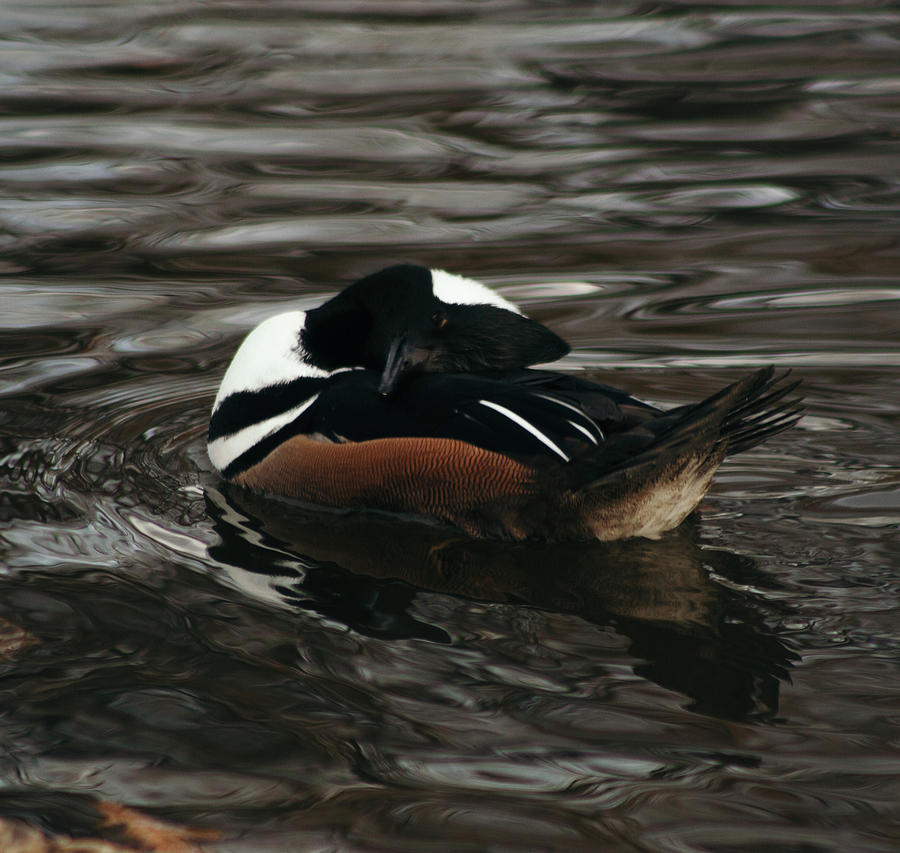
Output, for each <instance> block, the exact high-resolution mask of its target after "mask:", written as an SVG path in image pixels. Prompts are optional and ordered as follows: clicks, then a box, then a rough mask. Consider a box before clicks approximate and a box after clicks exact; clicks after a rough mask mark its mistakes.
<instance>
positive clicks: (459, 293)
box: [431, 270, 522, 314]
mask: <svg viewBox="0 0 900 853" xmlns="http://www.w3.org/2000/svg"><path fill="white" fill-rule="evenodd" d="M431 290H432V292H433V293H434V295H435V296H436V297H437V298H438V299H440V300H441V302H447V303H451V304H455V305H493V306H495V307H496V308H504V309H506V310H507V311H513V312H514V313H516V314H521V313H522V311H521V310H520V309H519V307H518V306H517V305H515V304H514V303H512V302H510V301H509V300H508V299H504V298H503V297H502V296H501V295H500V294H499V293H496V292H495V291H493V290H491V289H490V288H489V287H488V286H487V285H486V284H482V283H481V282H480V281H476V280H475V279H474V278H465V277H464V276H461V275H454V274H453V273H449V272H446V271H445V270H431Z"/></svg>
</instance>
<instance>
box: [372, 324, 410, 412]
mask: <svg viewBox="0 0 900 853" xmlns="http://www.w3.org/2000/svg"><path fill="white" fill-rule="evenodd" d="M407 349H408V346H407V337H406V335H399V336H398V337H396V338H394V340H392V341H391V346H390V349H389V350H388V355H387V360H386V361H385V363H384V371H383V372H382V374H381V382H380V384H379V385H378V393H379V394H381V396H382V397H390V395H391V394H392V393H393V392H394V388H396V387H397V382H399V380H400V377H401V376H402V375H403V373H404V372H405V370H406V369H407V368H408V366H409V365H408V364H407V361H408V358H407Z"/></svg>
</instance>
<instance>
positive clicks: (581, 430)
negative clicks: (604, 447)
mask: <svg viewBox="0 0 900 853" xmlns="http://www.w3.org/2000/svg"><path fill="white" fill-rule="evenodd" d="M569 423H570V424H571V425H572V426H573V427H575V429H577V430H578V431H579V432H583V433H584V434H585V435H586V436H587V437H588V439H589V440H590V441H592V442H593V443H594V444H598V445H599V444H600V442H599V441H597V439H596V438H594V435H593V434H592V433H591V431H590V430H586V429H585V428H584V427H583V426H582V425H581V424H576V423H575V421H569ZM601 436H602V433H601Z"/></svg>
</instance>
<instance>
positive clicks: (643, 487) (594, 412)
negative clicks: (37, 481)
mask: <svg viewBox="0 0 900 853" xmlns="http://www.w3.org/2000/svg"><path fill="white" fill-rule="evenodd" d="M568 351H569V346H568V345H567V344H566V343H565V341H563V340H562V338H560V337H559V336H558V335H556V334H555V333H553V332H552V331H550V329H548V328H546V327H545V326H543V325H541V324H540V323H538V322H536V321H535V320H531V319H529V318H527V317H526V316H524V314H523V313H522V312H521V311H520V310H519V309H518V308H517V307H516V306H515V305H513V304H512V303H511V302H509V301H507V300H506V299H504V298H503V297H502V296H500V294H498V293H495V292H494V291H492V290H491V289H490V288H488V287H487V286H486V285H484V284H482V283H480V282H477V281H474V280H472V279H468V278H463V277H461V276H457V275H452V274H450V273H447V272H444V271H442V270H430V269H428V268H426V267H421V266H414V265H400V266H394V267H389V268H388V269H385V270H382V271H380V272H377V273H375V274H373V275H370V276H367V277H365V278H363V279H361V280H360V281H357V282H356V283H355V284H352V285H350V286H349V287H348V288H346V289H345V290H343V291H342V292H341V293H339V294H337V295H336V296H334V297H333V298H331V299H329V300H327V301H326V302H324V303H323V304H322V305H320V306H319V307H318V308H315V309H314V310H311V311H308V312H303V311H291V312H288V313H285V314H279V315H277V316H275V317H272V318H270V319H268V320H266V321H264V322H263V323H261V324H260V325H259V326H257V327H256V328H255V329H254V330H253V331H252V332H251V333H250V334H249V335H248V337H247V338H246V340H245V341H244V342H243V344H242V345H241V347H240V348H239V349H238V351H237V354H236V355H235V357H234V359H233V361H232V362H231V365H230V366H229V368H228V371H227V372H226V374H225V377H224V379H223V380H222V385H221V387H220V388H219V392H218V395H217V396H216V400H215V403H214V405H213V411H212V418H211V421H210V426H209V445H208V451H209V457H210V459H211V460H212V463H213V465H214V466H215V467H216V469H217V470H218V471H219V472H220V473H221V474H222V475H223V476H224V477H225V479H227V480H229V481H231V482H234V483H238V484H241V485H243V486H246V487H248V488H250V489H252V490H256V491H263V492H268V493H273V494H276V495H281V496H284V497H290V498H296V499H299V500H301V501H304V502H307V503H312V504H317V505H322V506H327V507H337V508H350V509H376V510H387V511H390V512H395V513H404V514H410V513H411V514H415V515H420V516H426V517H430V518H434V519H437V520H440V521H444V522H449V523H450V524H453V525H455V526H456V527H459V528H461V529H462V530H464V531H465V532H467V533H468V534H470V535H473V536H477V537H499V538H506V539H516V540H522V539H530V538H536V539H544V540H566V539H591V538H594V539H600V540H613V539H624V538H628V537H634V536H643V537H648V538H658V537H659V536H660V535H661V534H662V533H663V532H664V531H666V530H669V529H671V528H673V527H676V526H677V525H679V524H680V523H681V522H682V521H683V520H684V519H685V518H686V517H687V516H688V514H689V513H690V512H691V511H692V510H693V509H694V508H695V507H696V506H697V504H698V503H699V501H700V499H701V498H702V497H703V495H704V494H705V493H706V491H707V489H708V488H709V485H710V481H711V480H712V477H713V474H714V473H715V471H716V469H717V468H718V467H719V465H720V463H721V462H722V460H723V459H724V458H725V456H726V455H728V454H732V453H738V452H740V451H742V450H746V449H747V448H749V447H753V446H754V445H756V444H758V443H759V442H760V441H762V440H764V439H766V438H768V437H769V436H771V435H773V434H775V433H777V432H780V431H781V430H783V429H786V428H788V427H790V426H792V425H793V424H794V423H796V421H797V420H798V419H799V417H800V408H799V406H798V403H797V402H795V401H785V399H784V398H785V396H786V395H787V394H788V393H789V392H790V391H791V390H792V389H793V388H795V387H796V385H797V384H798V383H796V382H795V383H788V382H786V381H785V375H781V376H776V375H775V373H774V371H773V369H772V368H765V369H763V370H758V371H756V372H754V373H751V374H750V375H748V376H746V377H744V378H743V379H740V380H739V381H737V382H735V383H734V384H732V385H729V386H728V387H726V388H724V389H723V390H721V391H719V392H718V393H716V394H714V395H712V396H711V397H709V398H707V399H706V400H703V401H702V402H700V403H696V404H692V405H687V406H681V407H679V408H676V409H671V410H669V411H662V410H660V409H657V408H655V407H653V406H650V405H648V404H646V403H643V402H641V401H639V400H636V399H634V398H633V397H631V396H629V395H628V394H627V393H625V392H624V391H619V390H616V389H615V388H610V387H607V386H605V385H599V384H597V383H594V382H590V381H587V380H584V379H579V378H576V377H574V376H571V375H567V374H564V373H558V372H553V371H549V370H542V369H536V368H534V367H532V366H533V365H536V364H544V363H547V362H552V361H555V360H556V359H558V358H560V357H562V356H563V355H565V354H566V353H567V352H568Z"/></svg>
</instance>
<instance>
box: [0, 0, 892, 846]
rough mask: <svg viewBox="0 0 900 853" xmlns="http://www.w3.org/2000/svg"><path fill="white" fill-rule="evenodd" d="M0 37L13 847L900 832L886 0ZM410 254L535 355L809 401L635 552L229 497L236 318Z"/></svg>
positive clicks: (6, 637) (679, 842) (743, 839)
mask: <svg viewBox="0 0 900 853" xmlns="http://www.w3.org/2000/svg"><path fill="white" fill-rule="evenodd" d="M0 24H2V26H0V33H2V36H0V38H2V54H0V56H2V59H0V80H2V86H0V103H2V115H0V182H2V186H3V190H2V196H0V225H2V228H0V268H2V273H3V279H2V281H0V306H2V311H0V395H2V397H0V519H2V520H0V561H2V563H0V564H2V575H0V674H2V679H0V691H2V704H0V707H2V716H0V744H2V764H0V779H2V792H0V849H3V850H11V851H21V850H37V849H45V848H44V847H41V846H40V845H41V844H43V843H44V841H43V840H42V839H46V838H47V837H54V838H57V839H58V840H62V839H65V838H68V837H71V836H74V837H79V838H85V839H91V841H90V842H87V841H86V842H85V843H86V844H89V845H90V848H89V849H97V850H100V849H103V850H112V849H116V850H121V849H129V850H130V849H154V850H173V851H176V853H177V851H192V850H201V849H202V850H210V851H241V853H244V851H264V852H265V851H295V850H304V851H306V850H309V851H326V850H328V851H358V852H359V853H368V851H385V850H391V851H426V850H434V851H446V850H453V851H535V850H546V851H551V850H552V851H576V850H591V851H593V850H603V851H620V850H621V851H735V853H737V851H758V850H762V849H767V850H773V851H797V853H799V852H800V851H803V853H811V851H841V853H847V851H850V852H851V853H860V851H863V852H864V851H873V853H875V851H877V853H882V851H887V850H892V849H897V848H896V845H897V843H898V841H897V839H898V837H900V822H898V814H900V812H898V803H900V784H898V780H900V725H898V724H900V675H898V650H900V649H898V646H900V633H898V624H900V606H898V592H900V558H898V556H897V554H898V545H900V542H898V535H897V530H898V523H900V462H898V459H900V437H898V414H897V410H898V404H900V311H898V301H900V241H898V234H900V217H898V211H900V143H898V131H900V12H898V11H897V9H896V7H895V6H894V5H893V4H889V3H881V2H868V3H867V2H853V0H847V2H828V0H825V2H822V3H819V4H816V5H812V4H806V3H795V4H794V5H790V6H777V5H769V4H758V5H754V4H752V3H740V2H734V3H732V2H728V3H718V4H712V5H692V4H684V3H675V2H672V3H665V2H664V3H656V4H643V3H636V2H627V0H623V2H611V3H603V4H599V3H578V2H573V3H545V2H537V0H532V2H527V1H526V0H484V2H475V0H435V2H427V3H425V2H422V3H420V2H412V0H408V2H404V0H385V2H380V0H375V2H354V0H332V2H313V0H310V2H303V0H259V2H249V0H243V2H242V0H231V2H229V0H223V2H218V3H207V2H193V1H192V0H166V2H158V1H157V0H153V2H150V0H144V2H140V0H136V2H128V3H114V2H102V0H101V2H87V0H75V2H71V0H69V2H65V3H63V2H28V3H25V2H20V1H19V0H7V2H5V3H3V4H2V7H0ZM400 260H412V261H416V262H421V263H425V264H428V265H430V266H440V267H445V268H448V269H450V270H453V271H456V272H460V273H464V274H466V275H470V276H474V277H477V278H481V279H483V280H485V281H487V282H489V283H490V284H491V285H493V286H495V287H498V288H499V289H500V290H501V291H502V292H503V293H504V294H505V295H507V296H509V297H511V298H513V299H516V300H518V301H520V302H521V303H522V304H523V305H524V306H525V307H526V309H527V310H528V311H529V312H530V313H531V314H532V315H533V316H535V317H537V318H538V319H540V320H542V321H544V322H546V323H547V324H549V325H550V326H552V327H553V328H554V329H555V330H557V331H558V332H560V333H561V334H562V335H564V336H565V337H566V338H567V339H569V340H570V341H571V342H572V344H573V354H572V355H570V356H568V357H567V359H566V360H565V362H564V365H565V367H566V369H571V370H582V371H584V372H585V374H586V375H588V376H590V377H593V378H597V379H600V380H601V381H605V382H608V383H610V384H614V385H619V386H622V387H626V388H628V389H629V390H631V391H632V392H634V393H637V394H639V395H641V396H643V397H645V398H647V399H650V400H652V401H654V402H657V403H660V404H665V405H674V404H678V403H682V402H686V401H688V400H694V399H697V398H699V397H700V396H702V395H705V394H707V393H711V392H712V391H713V390H715V389H717V388H718V387H719V386H721V385H723V384H725V383H726V382H727V381H729V380H731V379H733V378H735V377H737V376H739V375H740V374H741V373H742V372H744V371H746V370H747V369H749V368H750V367H751V366H757V365H763V364H770V363H772V364H777V365H779V366H782V367H791V368H793V369H794V371H795V373H796V374H797V375H799V376H801V377H802V379H803V383H804V386H803V387H804V391H805V394H806V397H807V401H808V414H807V417H806V418H805V419H804V421H803V422H802V423H801V425H800V426H799V427H798V428H796V429H794V430H792V431H791V432H789V433H785V434H782V435H780V436H778V437H776V438H775V439H774V440H772V441H770V442H768V443H767V444H765V445H764V446H762V447H759V448H757V449H756V450H754V451H752V452H750V453H747V454H745V455H743V456H741V457H738V458H736V459H733V460H730V461H729V462H728V463H727V464H726V465H725V466H724V468H723V469H722V471H721V473H720V476H719V477H718V479H717V480H716V484H715V486H714V488H713V491H712V492H711V493H710V495H709V496H708V498H707V499H706V500H705V501H704V503H703V505H702V512H701V513H700V515H699V517H698V518H695V519H693V520H692V521H691V522H690V523H688V524H686V525H685V526H683V527H682V528H681V529H679V530H677V531H675V532H673V533H672V534H670V535H668V536H667V537H665V538H664V539H663V540H661V541H659V542H647V541H634V542H625V543H618V544H613V545H607V546H600V545H592V546H590V545H569V546H554V547H549V546H538V545H533V546H521V545H520V546H509V545H500V544H496V543H490V542H481V543H479V542H471V541H467V540H465V539H463V538H461V537H459V536H455V535H453V534H450V533H448V532H447V531H445V530H441V529H438V528H435V527H431V526H428V525H418V524H398V523H396V522H394V521H390V520H387V519H382V518H365V517H364V518H358V517H356V518H346V517H342V516H340V515H321V514H318V515H317V514H315V513H312V512H309V511H305V510H301V509H298V508H296V507H287V506H284V505H279V504H277V503H269V502H267V501H265V500H263V499H260V498H251V497H249V496H247V495H243V494H241V493H233V492H229V491H228V490H226V489H224V488H223V487H222V484H221V483H219V482H218V481H217V480H216V478H215V477H214V476H213V475H212V474H211V473H210V470H209V464H208V462H207V461H206V459H205V452H204V430H205V428H206V421H207V417H208V412H209V408H210V405H211V402H212V397H213V395H214V393H215V389H216V387H217V385H218V382H219V380H220V378H221V375H222V373H223V371H224V369H225V366H226V365H227V363H228V361H229V359H230V357H231V355H232V353H233V352H234V350H235V348H236V346H237V344H238V343H239V341H240V339H241V337H242V335H243V334H245V333H246V331H247V330H248V329H249V328H250V327H252V326H253V325H254V324H255V323H257V322H258V321H259V320H261V319H262V318H264V317H266V316H268V315H270V314H274V313H277V312H279V311H282V310H285V309H286V308H289V307H301V308H302V307H308V306H311V305H313V304H315V303H316V302H317V301H318V300H320V299H321V298H322V297H323V296H325V295H327V294H331V293H334V292H335V291H336V290H337V289H339V288H340V287H342V286H344V285H345V284H347V283H349V282H350V281H352V280H354V279H355V278H357V277H359V276H360V275H362V274H364V273H366V272H371V271H373V270H375V269H378V268H379V267H380V266H383V265H386V264H388V263H391V262H396V261H400ZM102 841H106V842H108V843H109V844H110V845H118V846H115V847H112V846H107V847H102V848H101V846H100V845H101V843H102Z"/></svg>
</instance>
